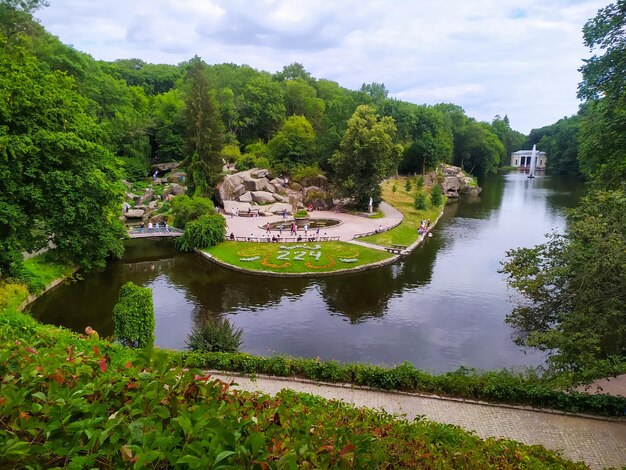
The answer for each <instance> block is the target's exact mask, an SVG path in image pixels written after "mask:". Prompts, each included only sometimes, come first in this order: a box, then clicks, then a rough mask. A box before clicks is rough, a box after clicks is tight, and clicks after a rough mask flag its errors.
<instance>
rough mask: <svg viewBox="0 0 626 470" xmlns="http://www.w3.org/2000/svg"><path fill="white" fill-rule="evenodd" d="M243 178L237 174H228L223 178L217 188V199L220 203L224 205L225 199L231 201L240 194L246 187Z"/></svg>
mask: <svg viewBox="0 0 626 470" xmlns="http://www.w3.org/2000/svg"><path fill="white" fill-rule="evenodd" d="M242 183H243V179H242V178H241V176H239V175H238V174H236V175H230V176H227V177H226V178H224V181H222V182H221V183H220V185H219V186H218V188H217V199H218V201H219V203H220V204H222V205H224V202H226V201H233V200H235V199H237V198H238V197H239V196H241V195H242V194H243V193H244V192H245V190H246V188H245V187H244V185H243V184H242Z"/></svg>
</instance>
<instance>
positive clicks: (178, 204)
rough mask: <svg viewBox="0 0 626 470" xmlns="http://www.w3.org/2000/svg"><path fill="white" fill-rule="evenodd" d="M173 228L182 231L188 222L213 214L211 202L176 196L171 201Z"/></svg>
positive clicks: (198, 198)
mask: <svg viewBox="0 0 626 470" xmlns="http://www.w3.org/2000/svg"><path fill="white" fill-rule="evenodd" d="M172 212H173V214H174V227H178V228H179V229H182V230H184V229H185V227H186V226H187V223H188V222H191V221H192V220H196V219H197V218H199V217H200V216H202V215H206V214H215V206H214V205H213V201H211V200H210V199H209V198H206V197H197V196H196V197H189V196H187V195H180V196H176V197H175V198H174V199H172Z"/></svg>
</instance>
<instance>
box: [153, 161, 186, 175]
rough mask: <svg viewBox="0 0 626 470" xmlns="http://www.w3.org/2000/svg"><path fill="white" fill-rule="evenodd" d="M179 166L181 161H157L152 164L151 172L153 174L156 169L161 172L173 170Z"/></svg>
mask: <svg viewBox="0 0 626 470" xmlns="http://www.w3.org/2000/svg"><path fill="white" fill-rule="evenodd" d="M179 166H180V162H169V163H156V164H155V165H152V166H150V174H151V175H153V174H154V172H155V171H158V172H159V173H163V172H164V171H171V170H173V169H174V168H178V167H179Z"/></svg>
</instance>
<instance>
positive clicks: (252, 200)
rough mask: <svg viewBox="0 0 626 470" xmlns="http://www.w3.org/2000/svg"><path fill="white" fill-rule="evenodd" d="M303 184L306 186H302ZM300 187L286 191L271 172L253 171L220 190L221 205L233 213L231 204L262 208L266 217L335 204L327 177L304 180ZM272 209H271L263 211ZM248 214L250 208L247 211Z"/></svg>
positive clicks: (293, 185) (234, 177)
mask: <svg viewBox="0 0 626 470" xmlns="http://www.w3.org/2000/svg"><path fill="white" fill-rule="evenodd" d="M300 183H302V184H300ZM300 183H296V182H293V181H290V182H289V187H285V180H284V179H283V178H274V177H273V176H272V175H271V173H270V171H269V170H265V169H260V168H253V169H251V170H246V171H240V172H239V173H235V174H232V175H228V176H226V177H225V178H224V180H223V181H222V183H221V184H220V185H219V186H218V189H217V198H218V202H219V203H220V204H221V205H222V206H223V207H224V208H225V209H226V208H228V209H226V212H229V210H230V208H231V207H234V208H237V207H239V209H240V210H242V209H241V206H240V205H237V206H235V205H233V204H230V203H229V202H237V203H241V204H249V205H253V206H258V207H257V208H258V209H260V210H261V209H262V212H264V213H282V212H283V211H284V210H285V209H286V210H287V211H288V212H290V213H291V212H292V211H293V209H294V207H296V208H298V207H304V205H305V204H313V205H314V206H315V207H322V208H326V209H328V208H330V207H332V204H333V201H332V197H331V196H330V193H329V192H328V180H327V179H326V177H325V176H323V175H317V176H311V177H307V178H303V180H302V181H301V182H300ZM266 205H269V207H262V206H266ZM246 210H247V207H246Z"/></svg>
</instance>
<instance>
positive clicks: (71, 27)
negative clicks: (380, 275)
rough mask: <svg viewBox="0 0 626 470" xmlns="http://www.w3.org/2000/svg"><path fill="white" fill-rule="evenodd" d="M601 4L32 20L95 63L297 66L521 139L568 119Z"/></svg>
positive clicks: (157, 11)
mask: <svg viewBox="0 0 626 470" xmlns="http://www.w3.org/2000/svg"><path fill="white" fill-rule="evenodd" d="M605 5H606V0H601V1H600V0H552V1H550V2H545V1H540V0H527V1H521V0H474V1H472V2H458V1H452V0H438V1H435V0H425V1H420V2H416V1H414V0H396V1H392V2H389V1H386V2H383V1H380V0H360V1H357V0H341V1H336V0H320V1H317V2H312V1H307V0H255V1H251V0H179V1H177V2H168V1H165V0H152V1H149V0H135V1H132V2H129V1H121V0H108V1H107V2H92V1H87V0H51V5H50V7H48V8H46V9H44V10H41V11H40V12H38V13H37V16H38V17H39V18H40V19H41V22H42V24H43V25H44V26H45V27H46V28H47V29H48V30H49V31H51V32H52V33H53V34H56V35H58V36H59V37H60V38H61V40H62V41H64V42H66V43H68V44H72V45H73V46H74V47H76V48H77V49H79V50H83V51H85V52H87V53H89V54H91V55H93V56H94V57H95V58H97V59H103V60H113V59H116V58H129V57H139V58H142V59H144V60H146V61H150V62H165V63H178V62H181V61H184V60H188V59H189V58H191V57H192V56H193V55H194V54H198V55H200V56H201V57H203V58H204V59H205V60H206V61H207V62H209V63H221V62H233V63H239V64H243V63H245V64H248V65H251V66H253V67H255V68H258V69H263V70H269V71H272V72H273V71H276V70H280V69H281V68H282V67H283V66H284V65H287V64H289V63H291V62H300V63H302V64H303V65H304V66H305V68H306V69H307V70H308V71H309V72H311V74H312V75H313V76H315V77H317V78H327V79H329V80H334V81H337V82H339V83H340V84H341V85H342V86H346V87H349V88H358V87H360V85H361V84H362V83H364V82H365V83H369V82H383V83H385V85H386V86H387V88H388V89H389V90H390V93H391V95H392V96H395V97H398V98H401V99H405V100H407V101H412V102H415V103H428V104H434V103H437V102H442V101H443V102H453V103H455V104H458V105H460V106H462V107H463V108H464V109H465V110H466V112H467V113H468V114H469V115H470V116H473V117H475V118H477V119H479V120H491V119H492V118H493V116H494V115H495V114H501V115H504V114H508V115H509V118H510V120H511V124H512V126H513V127H514V128H516V129H518V130H520V131H522V132H528V131H529V130H530V129H531V128H533V127H540V126H543V125H547V124H550V123H552V122H555V121H556V120H557V119H560V118H561V117H563V116H564V115H570V114H573V113H575V112H576V110H577V107H578V101H577V99H576V87H577V83H578V82H579V81H580V76H579V74H578V72H577V69H578V68H579V67H580V65H581V64H582V59H583V58H584V57H587V56H588V51H586V50H585V48H584V47H583V45H582V38H581V28H582V26H583V24H584V23H585V21H586V20H587V19H589V18H590V17H592V16H594V15H595V13H596V11H597V10H598V9H599V8H602V7H604V6H605Z"/></svg>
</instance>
